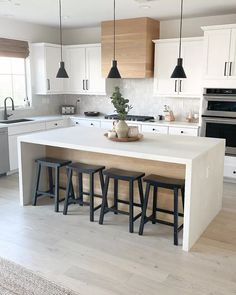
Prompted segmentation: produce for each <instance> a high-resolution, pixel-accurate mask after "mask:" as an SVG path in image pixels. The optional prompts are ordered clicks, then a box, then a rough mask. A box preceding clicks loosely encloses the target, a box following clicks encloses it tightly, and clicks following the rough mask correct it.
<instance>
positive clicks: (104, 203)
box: [99, 174, 144, 233]
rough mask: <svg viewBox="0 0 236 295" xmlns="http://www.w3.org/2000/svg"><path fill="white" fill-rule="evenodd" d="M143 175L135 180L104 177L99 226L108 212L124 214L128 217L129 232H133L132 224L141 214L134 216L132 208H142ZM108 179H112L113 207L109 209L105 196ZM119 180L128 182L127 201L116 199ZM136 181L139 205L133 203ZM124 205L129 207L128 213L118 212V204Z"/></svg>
mask: <svg viewBox="0 0 236 295" xmlns="http://www.w3.org/2000/svg"><path fill="white" fill-rule="evenodd" d="M143 176H144V174H143V175H142V176H140V177H138V178H137V179H132V178H128V177H127V178H125V177H120V176H114V175H113V176H109V175H106V176H105V185H104V191H103V200H102V208H101V213H100V219H99V224H103V221H104V215H105V214H106V213H108V212H113V213H114V214H118V213H121V214H125V215H129V232H130V233H133V231H134V222H135V221H136V220H137V219H138V218H139V217H141V214H142V212H141V213H139V214H137V215H136V216H134V206H136V207H140V208H142V206H143V186H142V177H143ZM110 178H113V179H114V205H113V206H111V207H108V200H107V194H108V187H109V182H110ZM119 180H123V181H128V182H129V201H125V200H121V199H119V198H118V184H119ZM135 181H138V189H139V196H140V204H138V203H135V202H134V182H135ZM119 203H121V204H126V205H129V212H127V211H123V210H119V209H118V204H119Z"/></svg>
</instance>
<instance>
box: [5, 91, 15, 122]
mask: <svg viewBox="0 0 236 295" xmlns="http://www.w3.org/2000/svg"><path fill="white" fill-rule="evenodd" d="M8 99H10V100H11V109H12V111H14V110H15V105H14V100H13V98H12V97H10V96H8V97H6V98H5V99H4V120H8V118H9V117H11V116H12V115H13V114H10V115H8V113H7V100H8Z"/></svg>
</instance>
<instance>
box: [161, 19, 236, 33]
mask: <svg viewBox="0 0 236 295" xmlns="http://www.w3.org/2000/svg"><path fill="white" fill-rule="evenodd" d="M235 23H236V14H229V15H218V16H207V17H195V18H186V19H184V21H183V36H184V37H198V36H203V31H202V30H201V26H210V25H223V24H235ZM160 33H161V34H160V37H161V38H162V39H166V38H176V37H178V36H179V20H166V21H161V32H160Z"/></svg>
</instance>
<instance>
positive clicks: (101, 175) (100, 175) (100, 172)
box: [99, 170, 108, 207]
mask: <svg viewBox="0 0 236 295" xmlns="http://www.w3.org/2000/svg"><path fill="white" fill-rule="evenodd" d="M99 178H100V185H101V191H102V195H103V190H104V177H103V174H102V170H100V171H99ZM106 207H108V204H107V203H106Z"/></svg>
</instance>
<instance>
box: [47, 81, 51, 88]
mask: <svg viewBox="0 0 236 295" xmlns="http://www.w3.org/2000/svg"><path fill="white" fill-rule="evenodd" d="M47 88H48V90H50V88H51V85H50V79H47Z"/></svg>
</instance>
